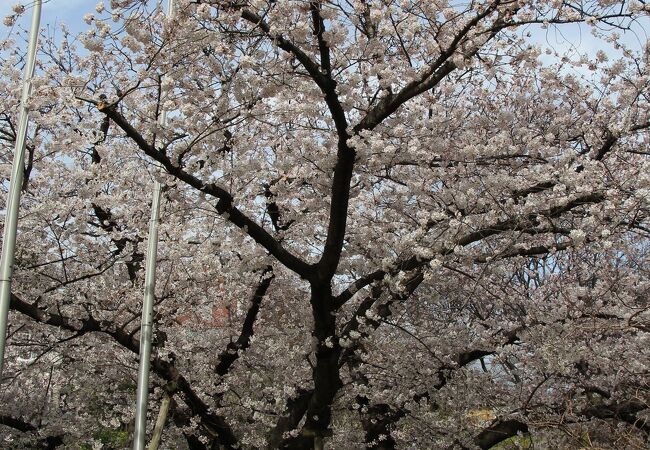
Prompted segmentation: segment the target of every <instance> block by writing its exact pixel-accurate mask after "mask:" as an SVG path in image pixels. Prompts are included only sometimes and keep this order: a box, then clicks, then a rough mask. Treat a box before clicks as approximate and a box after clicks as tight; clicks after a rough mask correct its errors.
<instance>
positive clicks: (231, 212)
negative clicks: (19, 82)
mask: <svg viewBox="0 0 650 450" xmlns="http://www.w3.org/2000/svg"><path fill="white" fill-rule="evenodd" d="M101 111H102V112H103V113H104V114H106V115H107V116H108V117H110V118H111V119H112V120H113V122H115V124H116V125H117V126H119V127H120V128H121V129H122V130H123V131H124V132H125V133H126V135H127V136H128V137H129V138H131V139H132V140H133V141H134V142H135V143H136V144H137V145H138V147H139V148H140V149H141V150H142V151H143V152H144V153H145V154H146V155H147V156H150V157H151V158H153V159H155V160H156V161H158V162H159V163H161V164H162V165H163V167H164V168H165V170H167V172H169V174H171V175H173V176H174V177H176V178H178V179H179V180H181V181H183V182H185V183H187V184H188V185H190V186H191V187H193V188H195V189H197V190H199V191H201V192H203V193H205V194H208V195H210V196H212V197H214V198H217V199H218V200H219V201H218V203H217V212H218V213H219V214H221V215H223V216H225V217H226V218H227V219H228V220H229V221H230V222H231V223H232V224H234V225H235V226H237V227H238V228H240V229H242V230H244V232H245V233H247V234H248V235H249V236H250V237H251V238H253V240H254V241H255V242H257V243H258V244H260V245H261V246H262V247H264V248H265V249H266V250H267V251H268V252H269V253H270V254H271V255H273V256H274V257H275V258H277V260H278V261H279V262H280V263H282V264H283V265H285V266H286V267H287V268H289V269H290V270H293V271H294V272H296V273H297V274H298V275H300V276H301V277H302V278H308V277H309V276H310V274H311V271H312V269H311V266H310V265H309V264H307V263H306V262H304V261H303V260H301V259H300V258H298V257H296V256H295V255H293V254H292V253H290V252H289V251H287V250H286V249H285V248H284V247H283V246H282V245H281V244H280V243H279V242H278V241H276V240H275V239H274V238H273V236H271V235H270V234H269V233H268V232H267V231H266V230H264V228H262V227H261V226H260V225H258V224H257V223H256V222H255V221H253V220H252V219H250V218H249V217H248V216H246V215H245V214H244V213H242V212H241V211H240V210H239V209H238V208H237V207H236V206H235V205H234V204H233V202H234V199H233V197H232V195H231V194H230V193H229V192H228V191H227V190H226V189H224V188H222V187H220V186H218V185H216V184H215V183H210V184H205V183H204V182H203V181H201V180H200V179H198V178H197V177H195V176H194V175H192V174H189V173H187V172H185V171H184V170H183V169H182V168H180V167H178V166H176V165H174V164H173V163H172V161H171V160H170V159H169V158H168V157H167V155H165V154H164V153H162V152H159V151H158V150H156V149H155V148H154V147H153V146H152V145H150V144H149V143H148V142H147V141H146V140H145V138H144V137H143V136H142V135H141V134H140V133H139V132H138V131H137V130H136V129H135V128H133V126H132V125H131V124H130V123H129V122H128V121H127V120H126V119H125V118H124V116H122V115H121V114H120V113H119V112H118V111H117V110H116V109H115V108H112V107H111V108H103V109H102V110H101Z"/></svg>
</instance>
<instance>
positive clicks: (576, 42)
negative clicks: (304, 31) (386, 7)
mask: <svg viewBox="0 0 650 450" xmlns="http://www.w3.org/2000/svg"><path fill="white" fill-rule="evenodd" d="M98 1H99V0H44V1H43V10H42V11H43V12H42V16H41V27H45V26H46V25H48V24H49V25H54V24H60V23H61V22H63V23H65V24H66V25H67V26H68V28H69V29H70V31H71V32H73V33H75V32H81V31H85V30H87V29H89V28H90V27H89V26H88V25H87V24H86V23H85V22H84V21H83V16H84V14H86V13H88V12H94V10H95V5H96V3H97V2H98ZM423 1H426V0H423ZM32 2H33V0H0V20H2V18H4V17H5V16H7V15H9V14H11V8H12V6H13V5H14V4H16V3H22V4H25V5H26V6H27V7H28V8H29V6H30V5H31V4H32ZM105 3H107V4H108V3H109V0H105ZM30 20H31V11H29V10H28V11H27V12H26V13H25V14H24V15H23V16H22V17H21V19H20V20H19V24H21V25H22V26H23V27H24V28H27V27H28V26H29V23H30ZM528 30H529V31H530V32H531V33H532V36H531V41H532V42H534V43H537V44H539V45H541V46H542V49H544V48H546V47H550V48H552V49H553V50H556V51H558V53H564V52H565V51H567V50H571V49H572V48H573V49H574V50H577V51H578V52H585V53H587V54H588V55H590V56H594V55H595V53H596V51H598V50H600V49H602V50H604V51H606V52H607V53H608V54H610V56H611V57H615V56H616V55H615V51H614V49H613V48H612V47H611V46H608V45H605V44H604V43H603V42H602V41H601V40H599V39H596V38H594V37H593V36H592V35H591V33H590V27H589V26H587V25H585V24H582V25H563V26H561V27H557V28H556V27H550V28H549V29H548V30H542V29H541V27H539V26H531V27H530V28H529V29H528ZM646 30H650V19H648V18H644V19H643V23H642V24H641V23H638V24H636V26H634V28H633V30H632V32H627V33H625V34H624V42H626V43H627V44H629V45H630V46H631V47H632V48H633V49H640V48H641V46H642V45H643V43H645V42H646V41H647V40H648V31H646ZM7 35H8V29H7V28H6V27H4V26H2V25H0V39H2V38H4V37H6V36H7ZM574 56H575V54H574ZM542 58H543V61H545V62H550V60H551V59H552V58H548V57H545V56H543V57H542Z"/></svg>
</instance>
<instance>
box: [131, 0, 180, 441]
mask: <svg viewBox="0 0 650 450" xmlns="http://www.w3.org/2000/svg"><path fill="white" fill-rule="evenodd" d="M167 8H168V9H167V15H168V16H171V14H172V12H173V0H169V2H168V4H167ZM166 121H167V114H166V112H165V111H164V110H163V111H162V112H161V114H160V117H159V123H160V125H162V126H164V125H165V123H166ZM160 191H161V186H160V183H159V182H158V181H154V185H153V200H152V203H151V224H150V226H149V238H148V249H147V262H146V267H145V281H144V301H143V304H142V324H141V325H140V365H139V368H138V388H137V391H136V406H135V431H134V433H133V450H145V438H146V434H147V399H148V397H149V363H150V360H151V336H152V332H153V330H152V328H153V324H152V317H153V303H154V294H155V290H156V254H157V252H158V222H159V217H160Z"/></svg>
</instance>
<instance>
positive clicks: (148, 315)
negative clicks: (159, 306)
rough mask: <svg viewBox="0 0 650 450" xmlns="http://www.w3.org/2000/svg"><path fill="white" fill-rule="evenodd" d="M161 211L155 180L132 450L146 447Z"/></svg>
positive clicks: (157, 186)
mask: <svg viewBox="0 0 650 450" xmlns="http://www.w3.org/2000/svg"><path fill="white" fill-rule="evenodd" d="M159 211H160V183H158V182H157V181H156V182H154V188H153V201H152V204H151V224H150V226H149V242H148V249H147V263H146V269H145V282H144V302H143V305H142V324H141V326H140V367H139V369H138V389H137V392H136V406H135V432H134V437H133V450H144V449H145V436H146V431H147V398H148V396H149V362H150V359H151V335H152V316H153V303H154V291H155V289H156V253H157V251H158V217H159Z"/></svg>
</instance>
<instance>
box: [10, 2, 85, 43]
mask: <svg viewBox="0 0 650 450" xmlns="http://www.w3.org/2000/svg"><path fill="white" fill-rule="evenodd" d="M17 3H22V4H24V5H25V6H27V7H28V8H30V6H31V4H32V0H0V19H2V18H4V17H5V16H7V15H9V14H11V7H12V6H13V5H15V4H17ZM96 3H97V2H95V1H93V0H44V1H43V10H42V15H41V26H44V25H46V24H54V23H61V22H64V23H65V24H66V25H68V27H70V30H71V31H83V30H85V29H87V25H86V24H85V23H84V21H83V20H82V17H83V15H84V14H85V13H87V12H90V11H94V10H95V4H96ZM30 21H31V8H30V9H29V10H28V11H27V12H26V13H25V14H24V15H23V17H21V19H20V21H19V23H20V24H22V25H23V26H25V27H27V26H28V25H29V22H30ZM6 34H7V32H6V27H5V28H4V30H2V32H0V38H1V37H3V36H6Z"/></svg>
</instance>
